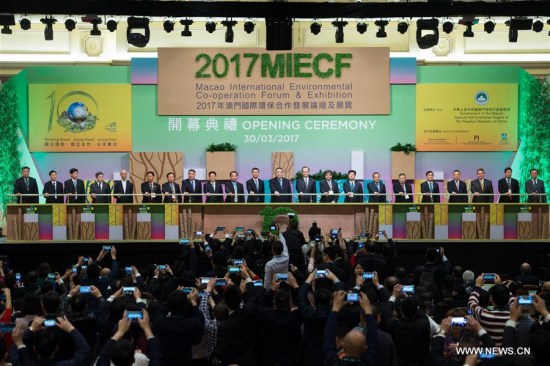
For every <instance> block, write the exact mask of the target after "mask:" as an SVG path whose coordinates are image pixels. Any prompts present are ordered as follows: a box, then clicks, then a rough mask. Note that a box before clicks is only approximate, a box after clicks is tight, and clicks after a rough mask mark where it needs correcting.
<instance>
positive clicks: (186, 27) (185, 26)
mask: <svg viewBox="0 0 550 366" xmlns="http://www.w3.org/2000/svg"><path fill="white" fill-rule="evenodd" d="M180 23H181V25H183V30H182V31H181V36H182V37H191V36H192V35H193V33H192V32H191V31H190V30H189V26H190V25H191V24H193V19H182V20H180Z"/></svg>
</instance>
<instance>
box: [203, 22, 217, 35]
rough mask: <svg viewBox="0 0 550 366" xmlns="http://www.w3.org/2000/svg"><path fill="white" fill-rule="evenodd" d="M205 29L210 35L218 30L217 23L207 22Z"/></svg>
mask: <svg viewBox="0 0 550 366" xmlns="http://www.w3.org/2000/svg"><path fill="white" fill-rule="evenodd" d="M205 28H206V31H207V32H208V33H214V31H215V30H216V22H214V21H208V22H206V25H205Z"/></svg>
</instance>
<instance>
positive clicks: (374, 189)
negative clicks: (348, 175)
mask: <svg viewBox="0 0 550 366" xmlns="http://www.w3.org/2000/svg"><path fill="white" fill-rule="evenodd" d="M372 179H373V181H372V182H370V183H369V184H367V189H368V190H369V203H385V202H386V186H385V185H384V183H382V182H381V181H380V173H378V172H374V173H373V174H372Z"/></svg>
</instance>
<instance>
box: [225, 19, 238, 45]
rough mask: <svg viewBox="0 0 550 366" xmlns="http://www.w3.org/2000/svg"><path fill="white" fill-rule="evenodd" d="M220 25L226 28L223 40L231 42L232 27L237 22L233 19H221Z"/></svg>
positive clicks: (232, 35) (233, 35) (232, 37)
mask: <svg viewBox="0 0 550 366" xmlns="http://www.w3.org/2000/svg"><path fill="white" fill-rule="evenodd" d="M222 25H223V26H224V27H225V28H227V29H226V30H225V42H226V43H233V39H234V38H235V33H233V27H234V26H236V25H237V22H236V21H234V20H224V21H222Z"/></svg>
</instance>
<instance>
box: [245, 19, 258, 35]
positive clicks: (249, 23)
mask: <svg viewBox="0 0 550 366" xmlns="http://www.w3.org/2000/svg"><path fill="white" fill-rule="evenodd" d="M255 26H256V24H254V22H252V21H250V20H249V21H246V22H244V31H245V32H246V33H248V34H250V33H252V32H254V27H255Z"/></svg>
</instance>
